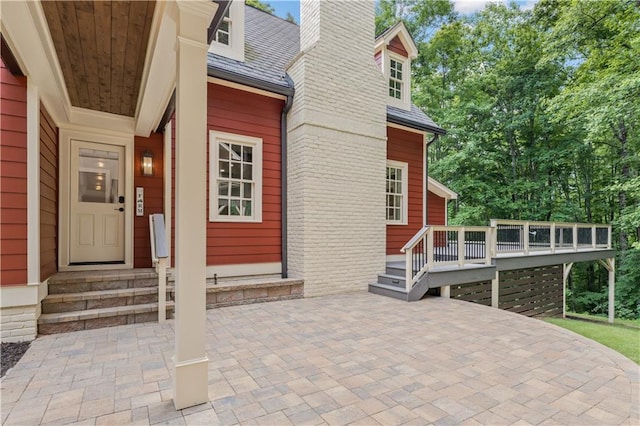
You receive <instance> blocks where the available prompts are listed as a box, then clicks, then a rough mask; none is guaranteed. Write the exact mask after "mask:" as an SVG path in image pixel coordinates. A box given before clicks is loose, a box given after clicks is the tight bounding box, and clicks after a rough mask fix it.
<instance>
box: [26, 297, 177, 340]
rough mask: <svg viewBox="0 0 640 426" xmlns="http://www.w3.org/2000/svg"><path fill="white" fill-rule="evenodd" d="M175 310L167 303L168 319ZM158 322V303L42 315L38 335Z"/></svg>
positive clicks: (171, 303)
mask: <svg viewBox="0 0 640 426" xmlns="http://www.w3.org/2000/svg"><path fill="white" fill-rule="evenodd" d="M173 309H174V304H173V302H172V301H167V318H171V317H172V314H173ZM157 320H158V304H157V303H145V304H140V305H128V306H114V307H109V308H98V309H87V310H83V311H73V312H58V313H49V314H42V315H40V318H39V319H38V333H39V334H56V333H67V332H70V331H80V330H91V329H95V328H103V327H113V326H117V325H127V324H137V323H142V322H152V321H157Z"/></svg>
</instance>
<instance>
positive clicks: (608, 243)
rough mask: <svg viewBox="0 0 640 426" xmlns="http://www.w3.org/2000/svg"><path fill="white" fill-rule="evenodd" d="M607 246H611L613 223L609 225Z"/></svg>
mask: <svg viewBox="0 0 640 426" xmlns="http://www.w3.org/2000/svg"><path fill="white" fill-rule="evenodd" d="M607 248H608V249H610V248H611V225H609V226H607Z"/></svg>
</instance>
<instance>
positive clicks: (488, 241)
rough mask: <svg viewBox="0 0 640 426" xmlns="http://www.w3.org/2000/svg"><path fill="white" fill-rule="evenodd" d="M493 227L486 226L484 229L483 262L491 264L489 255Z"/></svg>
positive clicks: (490, 252) (491, 250) (490, 253)
mask: <svg viewBox="0 0 640 426" xmlns="http://www.w3.org/2000/svg"><path fill="white" fill-rule="evenodd" d="M492 231H493V228H487V229H485V231H484V263H485V265H491V255H492V252H493V249H492V247H493V241H492V240H493V238H492V235H491V234H493V232H492Z"/></svg>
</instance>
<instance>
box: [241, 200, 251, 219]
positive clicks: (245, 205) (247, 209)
mask: <svg viewBox="0 0 640 426" xmlns="http://www.w3.org/2000/svg"><path fill="white" fill-rule="evenodd" d="M242 215H243V216H251V201H247V200H244V201H243V202H242Z"/></svg>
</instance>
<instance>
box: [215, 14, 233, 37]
mask: <svg viewBox="0 0 640 426" xmlns="http://www.w3.org/2000/svg"><path fill="white" fill-rule="evenodd" d="M230 37H231V18H230V17H229V9H227V11H226V12H225V14H224V17H223V18H222V22H221V23H220V28H218V31H217V32H216V42H218V43H220V44H224V45H225V46H229V44H230V43H229V42H230V40H229V39H230Z"/></svg>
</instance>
